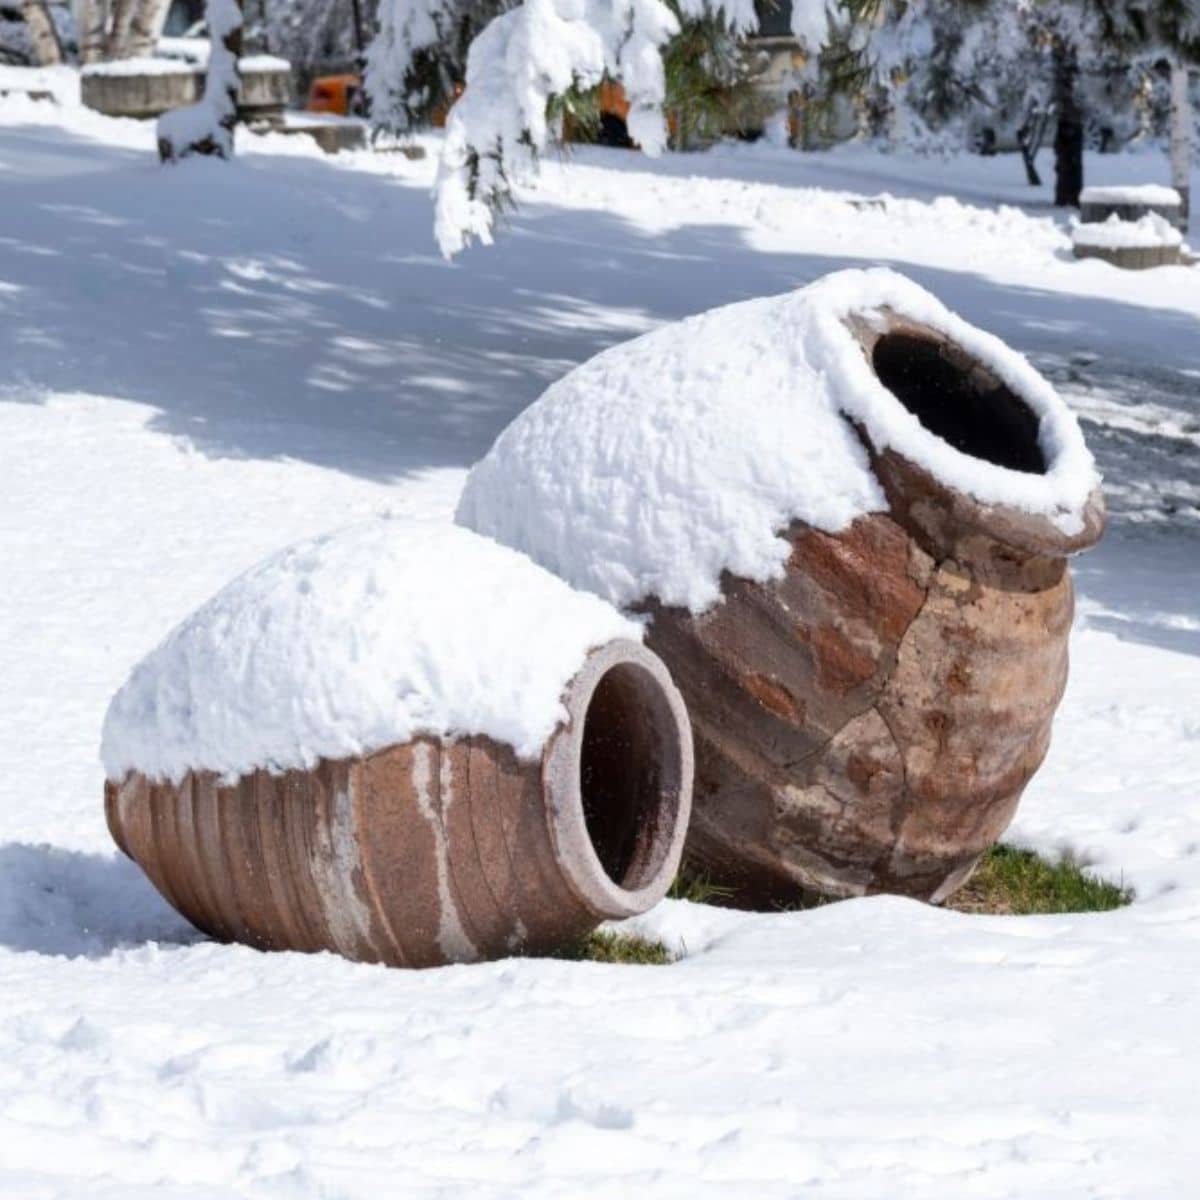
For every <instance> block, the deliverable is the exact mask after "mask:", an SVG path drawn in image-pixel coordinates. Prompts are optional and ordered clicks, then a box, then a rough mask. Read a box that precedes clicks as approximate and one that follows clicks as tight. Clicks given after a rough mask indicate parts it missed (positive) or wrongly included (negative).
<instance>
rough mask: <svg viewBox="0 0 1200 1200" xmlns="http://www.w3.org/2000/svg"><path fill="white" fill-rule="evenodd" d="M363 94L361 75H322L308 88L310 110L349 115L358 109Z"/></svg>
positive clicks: (307, 105) (343, 115) (307, 106)
mask: <svg viewBox="0 0 1200 1200" xmlns="http://www.w3.org/2000/svg"><path fill="white" fill-rule="evenodd" d="M361 95H362V76H361V75H321V76H319V77H318V78H316V79H314V80H313V82H312V87H310V88H309V89H308V103H307V104H306V105H305V107H306V108H307V109H308V111H309V112H322V113H337V114H338V115H339V116H342V117H348V116H350V115H351V114H352V113H355V112H357V111H358V107H359V103H358V101H359V97H360V96H361Z"/></svg>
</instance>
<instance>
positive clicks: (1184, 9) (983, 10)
mask: <svg viewBox="0 0 1200 1200" xmlns="http://www.w3.org/2000/svg"><path fill="white" fill-rule="evenodd" d="M850 8H851V12H852V15H853V18H854V38H855V48H856V50H857V52H858V53H859V54H860V55H861V57H862V58H863V59H864V60H865V61H867V62H869V64H870V70H871V73H872V76H873V78H874V80H875V82H876V85H877V86H878V87H880V88H881V89H883V91H884V92H885V93H887V94H888V95H889V96H890V99H891V102H892V103H893V104H894V105H896V106H899V107H902V108H906V109H908V110H910V111H912V112H915V113H916V114H917V115H918V116H919V117H920V118H921V119H922V120H924V121H925V122H929V123H932V124H933V125H935V126H937V125H938V124H939V123H940V124H941V126H942V127H945V126H946V125H947V124H949V123H951V122H952V121H953V120H954V119H955V118H957V117H961V116H962V115H963V114H965V113H968V112H971V111H972V110H978V109H983V110H985V111H990V112H992V113H993V114H996V115H1001V114H1004V113H1005V112H1006V111H1007V112H1008V113H1010V114H1011V111H1012V107H1013V100H1014V98H1016V99H1018V100H1019V102H1020V103H1021V104H1023V105H1024V108H1025V111H1024V115H1023V117H1022V124H1021V126H1020V128H1019V130H1018V138H1019V140H1020V141H1021V144H1022V149H1023V150H1024V151H1026V152H1027V153H1026V163H1027V168H1028V170H1029V173H1030V178H1031V182H1033V181H1036V169H1035V168H1034V166H1033V162H1032V154H1030V153H1028V151H1029V149H1030V146H1031V144H1032V148H1033V149H1036V144H1037V142H1038V135H1039V133H1040V132H1041V131H1044V129H1045V127H1046V124H1047V123H1053V125H1054V128H1055V138H1054V150H1055V203H1057V204H1060V205H1075V204H1078V202H1079V193H1080V190H1081V188H1082V186H1083V151H1084V145H1085V143H1086V141H1087V139H1088V135H1089V130H1090V129H1096V128H1102V127H1103V122H1104V120H1105V117H1106V115H1108V114H1109V113H1111V112H1112V111H1114V110H1117V109H1125V110H1128V109H1129V108H1130V107H1131V96H1130V90H1131V84H1130V82H1129V80H1130V77H1131V75H1133V74H1136V73H1138V72H1141V73H1145V72H1148V71H1149V70H1151V69H1152V68H1153V67H1154V65H1155V64H1156V63H1158V62H1162V61H1166V60H1171V61H1177V62H1182V61H1190V60H1193V59H1195V58H1196V56H1197V53H1200V5H1198V4H1197V0H961V2H953V3H952V2H950V0H924V2H922V0H850ZM1106 101H1107V103H1106Z"/></svg>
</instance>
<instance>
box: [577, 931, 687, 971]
mask: <svg viewBox="0 0 1200 1200" xmlns="http://www.w3.org/2000/svg"><path fill="white" fill-rule="evenodd" d="M554 957H555V958H565V959H569V960H570V961H572V962H602V963H627V964H632V965H634V966H641V967H665V966H667V965H669V964H670V963H673V962H674V961H675V957H674V955H672V954H671V952H670V951H669V950H668V949H667V948H666V946H664V945H663V944H662V943H661V942H654V941H651V940H650V939H649V938H644V937H638V936H637V935H636V934H633V933H613V932H612V931H611V930H608V929H597V930H594V931H593V932H592V933H589V934H588V936H587V937H585V938H580V939H579V941H577V942H574V943H572V944H571V945H569V946H564V947H563V948H562V949H561V950H560V951H559V952H558V953H557V954H555V955H554Z"/></svg>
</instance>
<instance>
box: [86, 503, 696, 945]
mask: <svg viewBox="0 0 1200 1200" xmlns="http://www.w3.org/2000/svg"><path fill="white" fill-rule="evenodd" d="M641 636H642V629H641V627H640V626H639V625H638V624H637V623H636V622H634V621H631V620H629V619H628V618H626V617H624V616H622V615H621V614H620V613H618V612H617V611H616V610H615V609H613V608H612V607H611V606H609V605H608V604H607V603H605V602H604V601H601V600H599V599H597V598H596V597H594V596H590V595H587V594H584V593H581V592H578V591H575V590H573V589H572V588H570V587H569V586H568V585H566V584H564V583H563V582H562V581H561V580H559V579H556V578H555V577H553V576H552V575H550V574H549V573H547V572H545V571H544V570H542V569H541V568H539V567H537V566H536V565H535V564H533V563H532V562H530V561H529V559H527V558H526V557H525V556H523V555H521V554H518V553H515V552H513V551H512V550H509V549H507V548H505V547H503V546H500V545H498V544H496V543H495V542H493V541H490V540H489V539H486V538H483V537H479V536H477V535H475V534H472V533H470V532H469V531H467V530H465V529H461V528H458V527H456V526H452V525H446V524H445V523H440V522H438V523H434V522H416V521H404V520H385V521H377V522H375V523H373V524H369V525H364V526H360V527H355V528H351V529H347V530H344V531H341V532H339V533H336V534H332V535H329V536H326V537H323V538H319V539H317V540H315V541H311V542H307V543H303V544H300V545H297V546H293V547H291V548H289V549H287V550H285V551H283V552H282V553H280V554H278V555H276V556H274V557H273V558H271V559H269V560H267V561H266V562H264V563H263V564H261V565H260V566H258V567H256V568H254V569H252V570H251V571H249V572H247V573H246V574H245V575H243V576H241V577H240V578H239V579H237V580H235V581H234V582H233V583H231V584H230V585H229V586H228V587H226V588H225V589H224V590H223V591H221V592H220V593H218V594H217V595H216V596H215V597H214V598H213V599H212V600H210V601H209V602H208V603H207V604H205V605H204V606H203V607H202V608H201V609H199V610H198V611H197V612H196V613H195V614H194V615H193V616H192V617H190V618H189V619H188V620H186V621H185V622H184V623H183V624H182V625H180V626H179V627H178V628H177V629H176V630H175V631H174V632H173V633H172V634H171V635H170V636H169V637H168V638H167V639H166V640H165V641H164V642H163V643H162V645H160V646H159V647H158V648H157V649H156V650H155V651H154V652H153V653H151V654H150V655H149V656H148V657H147V658H146V659H145V660H144V661H143V662H142V663H141V664H139V665H138V666H137V667H136V668H135V670H134V672H133V674H132V675H131V677H130V679H129V681H128V682H127V683H126V684H125V686H124V687H123V688H122V689H121V690H120V691H119V692H118V693H117V695H116V697H115V698H114V700H113V702H112V705H111V706H110V708H109V712H108V715H107V717H106V719H105V724H104V736H103V745H102V758H103V761H104V766H105V773H106V776H107V779H108V783H107V785H106V810H107V814H108V819H109V825H110V829H111V830H112V832H113V835H114V837H115V839H116V840H117V842H118V844H119V845H120V846H121V847H122V848H123V849H124V850H126V852H127V853H129V854H130V855H131V856H132V857H133V858H134V859H135V860H136V861H137V862H138V863H139V864H140V865H141V866H142V867H143V869H144V870H145V871H146V872H147V874H148V875H149V876H150V878H151V879H152V880H153V882H154V883H155V885H156V886H157V887H158V888H159V890H160V891H161V892H162V893H163V894H164V895H165V896H166V897H167V899H168V900H169V901H170V902H171V903H172V904H174V905H175V907H177V908H178V909H179V910H180V911H181V912H183V913H184V915H185V916H187V917H188V918H189V919H190V920H192V921H193V922H194V923H195V924H196V925H198V926H199V927H200V928H202V929H204V930H206V931H207V932H209V933H211V934H212V935H213V936H216V937H218V938H221V939H235V940H240V941H247V942H250V943H252V944H255V945H259V946H263V947H272V948H287V949H300V950H317V949H332V950H336V951H338V952H340V953H342V954H344V955H346V956H347V957H351V958H356V959H363V960H367V961H384V962H389V963H393V964H396V965H413V966H420V965H430V964H436V963H439V962H446V961H455V960H471V959H477V958H484V957H492V956H496V955H500V954H504V953H510V952H516V951H521V950H537V949H546V948H549V947H552V946H554V945H556V944H559V943H561V942H563V941H565V940H569V939H570V938H571V937H573V936H576V935H578V934H581V933H583V932H586V931H587V930H588V929H590V928H592V927H594V926H595V925H596V924H598V923H599V922H600V921H601V920H604V919H606V918H616V917H624V916H629V915H632V914H634V913H637V912H641V911H644V910H645V909H647V908H649V907H650V906H651V905H652V904H654V903H655V902H657V900H659V899H660V898H661V897H662V895H663V894H664V893H665V891H666V889H667V887H668V886H669V884H670V881H671V879H672V878H673V876H674V872H675V869H676V868H677V866H678V861H679V856H680V853H681V849H682V843H683V835H684V830H685V827H686V823H687V818H688V812H689V808H690V794H691V738H690V731H689V729H688V725H687V718H686V714H685V712H684V709H683V705H682V701H681V700H680V697H679V695H678V693H677V691H676V690H675V688H674V685H673V684H672V682H671V680H670V677H669V675H668V674H667V672H666V670H665V668H664V667H663V665H662V663H661V662H660V661H659V660H658V659H657V658H656V657H655V655H654V654H653V653H652V652H650V651H649V650H647V649H646V648H645V647H644V646H643V645H641V644H640V643H641Z"/></svg>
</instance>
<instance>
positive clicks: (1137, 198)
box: [1079, 183, 1183, 206]
mask: <svg viewBox="0 0 1200 1200" xmlns="http://www.w3.org/2000/svg"><path fill="white" fill-rule="evenodd" d="M1079 202H1080V203H1081V204H1174V205H1176V206H1178V205H1180V204H1182V203H1183V199H1182V197H1181V196H1180V195H1179V193H1178V192H1177V191H1176V190H1175V189H1174V188H1173V187H1167V186H1166V185H1165V184H1161V183H1138V184H1121V185H1107V186H1103V187H1100V186H1096V187H1085V188H1084V189H1083V191H1082V192H1080V194H1079Z"/></svg>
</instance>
